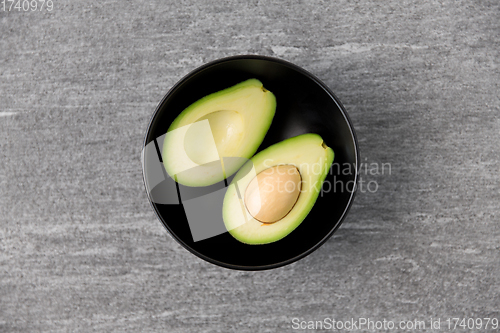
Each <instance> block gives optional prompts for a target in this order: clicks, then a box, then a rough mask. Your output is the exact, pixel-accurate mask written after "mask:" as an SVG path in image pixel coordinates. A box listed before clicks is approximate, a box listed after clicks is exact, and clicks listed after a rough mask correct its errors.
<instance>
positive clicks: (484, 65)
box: [0, 0, 500, 332]
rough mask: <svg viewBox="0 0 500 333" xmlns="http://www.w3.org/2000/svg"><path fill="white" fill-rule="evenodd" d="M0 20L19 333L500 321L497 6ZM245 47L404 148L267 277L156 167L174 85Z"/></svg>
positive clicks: (8, 223) (318, 4) (6, 235)
mask: <svg viewBox="0 0 500 333" xmlns="http://www.w3.org/2000/svg"><path fill="white" fill-rule="evenodd" d="M0 31H1V36H0V93H1V97H0V189H1V196H0V263H1V265H0V331H1V332H32V331H51V332H77V331H92V330H95V331H102V332H104V331H116V332H123V331H136V332H139V331H142V332H152V331H164V332H284V331H291V330H292V319H293V318H295V317H297V318H300V319H301V320H322V319H323V318H325V317H330V318H336V319H341V320H350V318H355V319H356V318H359V317H365V318H371V319H372V320H383V319H387V320H394V321H399V320H414V319H419V320H426V321H427V322H428V319H429V318H430V317H433V318H437V317H439V318H442V320H444V319H446V318H448V317H473V318H475V317H497V318H500V297H499V294H500V266H499V264H500V242H499V239H500V226H499V213H498V208H499V202H500V186H499V183H498V179H499V178H498V177H499V175H500V167H499V162H500V153H499V145H500V138H499V132H500V117H499V112H500V99H499V82H500V68H499V64H500V60H499V52H500V8H499V4H498V2H497V1H494V0H491V1H479V0H477V1H421V2H418V3H416V2H412V1H407V0H404V1H392V0H391V1H383V2H382V1H365V0H362V1H345V0H343V1H335V2H334V1H316V0H310V1H280V2H278V1H242V0H239V1H231V2H229V1H224V2H215V1H198V2H194V1H153V2H144V3H142V2H141V3H140V2H129V1H127V2H125V1H73V0H72V1H59V0H54V9H53V11H52V12H46V11H42V12H17V11H16V12H10V13H6V12H3V11H2V12H0ZM249 53H250V54H262V55H270V56H276V57H279V58H282V59H285V60H288V61H291V62H294V63H296V64H297V65H299V66H302V67H304V68H305V69H307V70H309V71H311V72H312V73H314V74H316V75H317V76H318V77H319V78H320V79H322V80H323V81H324V82H325V83H326V84H327V85H328V86H329V87H330V88H331V89H332V90H333V91H334V92H335V93H336V94H337V95H338V96H339V98H340V99H341V100H342V101H343V102H344V104H345V106H346V107H347V109H348V112H349V113H350V115H351V116H352V119H353V122H354V125H355V128H356V130H357V133H358V135H359V141H360V148H361V154H362V160H363V161H364V162H367V163H391V172H390V174H389V173H387V172H386V173H385V174H383V175H382V174H379V175H371V174H370V172H368V174H363V179H364V180H365V181H366V182H367V181H376V182H377V183H378V190H377V191H376V192H375V193H370V192H365V193H359V195H358V196H357V198H356V200H355V204H354V206H353V207H352V210H351V212H350V214H349V216H348V218H347V219H346V221H345V223H344V224H343V225H342V227H341V228H340V229H339V231H338V232H337V233H336V234H335V235H334V237H333V238H331V239H330V240H329V241H328V242H327V243H326V244H324V245H323V246H322V247H321V248H320V249H319V250H318V251H316V252H315V253H313V254H312V255H310V256H308V257H307V258H305V259H303V260H301V261H299V262H297V263H295V264H292V265H289V266H287V267H284V268H280V269H276V270H272V271H265V272H250V273H249V272H239V271H231V270H227V269H223V268H219V267H216V266H213V265H211V264H208V263H205V262H203V261H202V260H200V259H198V258H197V257H195V256H193V255H192V254H190V253H189V252H188V251H186V250H185V249H183V248H182V247H181V246H180V245H178V244H177V243H176V242H175V241H174V240H172V239H171V238H170V237H169V236H167V234H166V231H165V230H164V228H163V227H162V226H161V224H160V223H159V222H158V221H157V220H156V217H155V215H154V214H153V211H152V210H151V208H150V206H149V203H148V202H147V199H146V195H145V191H144V188H143V183H142V178H141V177H142V176H141V163H140V151H141V144H142V140H143V137H144V134H145V131H146V127H147V125H148V121H149V119H150V117H151V115H152V112H153V110H154V107H155V105H156V104H157V103H158V102H159V101H160V99H161V98H162V96H163V95H164V94H165V93H166V92H167V91H168V89H169V88H170V87H172V85H173V84H174V83H175V82H176V81H177V80H179V79H180V78H181V77H182V76H184V75H185V74H187V73H188V72H189V71H191V70H193V69H194V68H196V67H197V66H199V65H201V64H203V63H206V62H208V61H211V60H214V59H217V58H220V57H223V56H229V55H235V54H249ZM427 324H428V323H427ZM420 331H432V330H431V329H430V328H429V326H427V327H426V329H425V330H420ZM441 331H446V330H443V329H442V330H441ZM465 331H469V330H465ZM483 331H489V332H492V331H494V330H492V329H491V328H488V330H483Z"/></svg>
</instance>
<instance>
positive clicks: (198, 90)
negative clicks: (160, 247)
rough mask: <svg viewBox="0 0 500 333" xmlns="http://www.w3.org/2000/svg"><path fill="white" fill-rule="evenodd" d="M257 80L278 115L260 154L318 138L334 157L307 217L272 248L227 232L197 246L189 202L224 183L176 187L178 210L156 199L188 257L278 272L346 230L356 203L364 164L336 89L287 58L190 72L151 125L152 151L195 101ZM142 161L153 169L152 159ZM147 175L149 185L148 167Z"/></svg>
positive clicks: (225, 62) (237, 61) (250, 59)
mask: <svg viewBox="0 0 500 333" xmlns="http://www.w3.org/2000/svg"><path fill="white" fill-rule="evenodd" d="M250 78H257V79H259V80H260V81H261V82H262V83H263V84H264V87H265V88H266V89H268V90H270V91H271V92H273V93H274V95H275V96H276V100H277V108H276V115H275V117H274V120H273V122H272V125H271V127H270V129H269V131H268V132H267V134H266V137H265V139H264V141H263V142H262V144H261V146H260V147H259V150H258V151H261V150H263V149H265V148H267V147H269V146H270V145H273V144H275V143H278V142H280V141H282V140H284V139H287V138H290V137H293V136H297V135H300V134H304V133H317V134H319V135H321V137H322V138H323V139H324V141H325V143H326V144H327V145H328V146H329V147H331V148H332V149H333V151H334V152H335V159H334V162H333V166H332V168H331V170H330V173H329V174H328V176H327V178H326V180H325V184H324V186H323V190H322V192H321V193H320V195H319V197H318V200H317V202H316V204H315V205H314V207H313V209H312V211H311V212H310V213H309V215H308V216H307V218H306V219H305V220H304V221H303V222H302V223H301V224H300V226H299V227H298V228H297V229H295V230H294V231H293V232H292V233H290V234H289V235H288V236H286V237H285V238H283V239H281V240H279V241H277V242H274V243H271V244H266V245H246V244H243V243H240V242H239V241H237V240H235V239H234V238H233V237H232V236H231V235H230V234H229V233H228V232H224V233H222V234H219V235H217V236H215V237H211V238H208V239H204V240H201V241H197V242H195V241H193V236H192V234H191V230H190V227H189V225H188V220H187V217H186V208H187V206H186V205H187V204H186V199H187V198H188V197H189V199H192V198H194V197H197V196H198V197H199V196H202V195H203V194H206V193H209V192H211V191H216V190H218V189H222V188H224V187H225V186H226V185H225V183H224V182H221V183H220V184H216V185H213V186H210V187H209V188H205V189H198V190H194V191H193V188H185V187H184V186H182V185H178V184H177V192H176V193H177V195H178V196H179V204H161V203H158V201H161V200H152V197H151V195H150V196H149V198H150V200H151V204H152V206H153V208H154V210H155V211H156V213H157V215H158V217H159V219H160V220H161V222H162V223H163V224H164V226H165V227H166V228H167V229H168V230H169V232H170V233H171V234H172V235H173V237H174V238H175V239H177V241H179V242H180V243H181V244H182V245H183V246H184V247H186V248H187V249H188V250H189V251H191V252H193V253H194V254H196V255H197V256H199V257H201V258H203V259H205V260H208V261H210V262H212V263H215V264H218V265H221V266H224V267H228V268H236V269H245V270H258V269H266V268H273V267H279V266H282V265H285V264H288V263H291V262H293V261H295V260H298V259H300V258H301V257H303V256H305V255H307V254H309V253H311V252H312V251H313V250H315V249H316V248H317V247H319V246H320V245H321V244H322V243H323V242H324V241H326V239H328V237H329V236H331V234H332V233H333V232H334V231H335V230H336V229H337V228H338V227H339V225H340V223H341V222H342V220H343V218H344V216H345V214H346V213H347V210H348V208H349V206H350V204H351V202H352V199H353V196H354V191H353V190H352V188H353V186H354V184H355V182H356V180H357V169H358V165H357V163H358V160H359V157H358V149H357V143H356V139H355V135H354V130H353V128H352V126H351V124H350V122H349V120H348V117H347V115H346V114H345V111H344V110H343V107H342V106H341V104H340V102H339V101H338V99H337V98H336V97H335V96H334V95H333V94H332V93H331V92H330V91H329V89H328V88H327V87H326V86H325V85H324V84H322V83H321V82H320V81H319V80H318V79H316V78H315V77H314V76H312V75H311V74H309V73H307V72H306V71H304V70H302V69H301V68H299V67H297V66H295V65H292V64H290V63H287V62H284V61H281V60H277V59H273V58H267V57H258V56H247V57H245V56H241V57H233V58H226V59H222V60H219V61H216V62H213V63H210V64H208V65H205V66H203V67H200V68H199V69H197V70H195V71H194V72H192V73H190V74H189V75H188V76H186V77H185V78H184V79H182V80H181V81H180V82H179V83H178V84H177V85H175V86H174V87H173V88H172V89H171V90H170V91H169V92H168V94H167V95H166V96H165V98H164V99H163V101H162V102H161V103H160V104H159V106H158V108H157V110H156V112H155V114H154V116H153V118H152V120H151V123H150V125H149V128H148V132H147V135H146V140H145V146H147V145H148V144H150V143H153V142H154V141H153V140H155V139H157V138H159V137H161V136H162V135H164V134H165V133H166V132H167V129H168V127H169V126H170V124H171V123H172V121H173V120H174V119H175V118H176V117H177V115H178V114H179V113H180V112H181V111H182V110H183V109H184V108H186V107H187V106H189V105H190V104H191V103H193V102H195V101H196V100H198V99H199V98H201V97H204V96H206V95H208V94H210V93H213V92H216V91H219V90H222V89H224V88H227V87H230V86H232V85H234V84H237V83H239V82H241V81H244V80H246V79H250ZM159 141H160V140H157V144H160V145H161V142H159ZM159 151H161V146H160V148H159ZM143 162H144V163H145V164H147V163H152V162H151V159H149V158H146V159H144V161H143ZM144 170H145V172H144V177H145V179H147V178H148V177H149V176H150V175H149V174H148V171H147V170H148V166H147V165H145V167H144ZM230 180H231V179H229V181H230ZM228 183H229V182H228ZM174 195H175V193H174ZM214 200H215V201H214V202H212V203H211V205H212V207H213V206H214V205H218V204H220V211H221V216H220V219H221V222H222V201H220V200H218V199H214ZM219 201H220V202H219Z"/></svg>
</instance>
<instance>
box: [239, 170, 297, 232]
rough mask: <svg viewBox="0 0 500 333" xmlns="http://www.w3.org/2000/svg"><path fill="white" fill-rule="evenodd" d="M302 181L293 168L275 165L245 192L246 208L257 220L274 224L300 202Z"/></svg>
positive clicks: (252, 181)
mask: <svg viewBox="0 0 500 333" xmlns="http://www.w3.org/2000/svg"><path fill="white" fill-rule="evenodd" d="M301 186H302V177H301V175H300V172H299V170H298V169H297V167H296V166H294V165H276V166H273V167H270V168H268V169H265V170H263V171H261V172H260V173H259V174H257V176H255V177H254V178H253V179H252V180H251V181H250V183H249V184H248V186H247V188H246V190H245V206H246V208H247V210H248V212H249V213H250V214H251V215H252V216H253V218H255V219H256V220H258V221H260V222H262V223H275V222H278V221H279V220H281V219H283V218H284V217H285V216H286V215H287V214H288V213H289V212H290V211H291V210H292V208H293V206H294V205H295V203H296V202H297V200H298V198H299V195H300V190H301Z"/></svg>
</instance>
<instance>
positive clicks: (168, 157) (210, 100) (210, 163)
mask: <svg viewBox="0 0 500 333" xmlns="http://www.w3.org/2000/svg"><path fill="white" fill-rule="evenodd" d="M275 110H276V98H275V97H274V95H273V93H271V92H270V91H269V90H267V89H265V88H264V87H263V85H262V82H260V81H259V80H257V79H249V80H246V81H244V82H241V83H238V84H237V85H234V86H232V87H229V88H227V89H224V90H221V91H218V92H215V93H213V94H210V95H208V96H205V97H203V98H201V99H199V100H198V101H196V102H194V103H193V104H191V105H190V106H188V107H187V108H186V109H185V110H184V111H182V112H181V113H180V114H179V116H177V118H175V120H174V121H173V122H172V124H171V125H170V127H169V129H168V131H167V134H166V135H165V139H164V141H163V151H162V157H163V165H164V166H165V170H166V171H167V173H168V174H169V175H170V176H171V177H172V178H173V179H175V180H176V181H177V182H178V183H180V184H183V185H186V186H193V187H198V186H208V185H212V184H215V183H217V182H220V181H222V180H223V179H224V178H226V177H229V176H231V175H232V174H234V173H235V172H236V171H237V170H238V169H239V168H240V167H241V166H242V165H243V164H244V163H245V162H247V161H248V159H249V158H250V157H252V155H253V154H255V152H256V151H257V149H258V148H259V146H260V144H261V143H262V140H264V136H265V135H266V133H267V130H268V129H269V126H271V122H272V120H273V117H274V113H275Z"/></svg>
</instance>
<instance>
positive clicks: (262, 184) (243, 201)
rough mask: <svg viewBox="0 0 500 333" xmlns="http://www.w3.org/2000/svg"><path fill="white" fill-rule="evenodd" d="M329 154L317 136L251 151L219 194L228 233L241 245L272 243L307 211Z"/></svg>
mask: <svg viewBox="0 0 500 333" xmlns="http://www.w3.org/2000/svg"><path fill="white" fill-rule="evenodd" d="M333 158H334V153H333V150H332V149H331V148H329V147H328V146H327V145H326V144H325V142H324V141H323V139H322V138H321V136H319V135H317V134H303V135H299V136H296V137H293V138H290V139H287V140H284V141H282V142H280V143H277V144H275V145H273V146H270V147H269V148H267V149H265V150H263V151H261V152H260V153H258V154H257V155H255V156H254V157H253V158H252V159H251V160H250V161H249V162H248V163H247V164H246V165H245V166H243V168H242V169H241V170H240V171H239V172H238V173H237V174H236V176H235V178H234V179H233V181H232V182H231V184H230V185H229V187H228V190H227V192H226V195H225V197H224V203H223V209H222V215H223V219H224V224H225V226H226V229H227V230H228V231H229V233H230V234H231V235H232V236H233V237H234V238H236V239H237V240H239V241H240V242H243V243H246V244H267V243H271V242H275V241H278V240H280V239H282V238H283V237H285V236H287V235H288V234H290V233H291V232H292V231H293V230H295V228H297V227H298V226H299V225H300V224H301V223H302V221H303V220H304V219H305V218H306V216H307V215H308V214H309V212H310V211H311V209H312V208H313V206H314V203H315V202H316V200H317V198H318V195H319V194H320V191H321V188H322V185H323V182H324V180H325V178H326V176H327V174H328V172H329V171H330V167H331V165H332V163H333Z"/></svg>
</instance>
